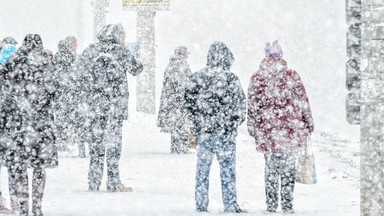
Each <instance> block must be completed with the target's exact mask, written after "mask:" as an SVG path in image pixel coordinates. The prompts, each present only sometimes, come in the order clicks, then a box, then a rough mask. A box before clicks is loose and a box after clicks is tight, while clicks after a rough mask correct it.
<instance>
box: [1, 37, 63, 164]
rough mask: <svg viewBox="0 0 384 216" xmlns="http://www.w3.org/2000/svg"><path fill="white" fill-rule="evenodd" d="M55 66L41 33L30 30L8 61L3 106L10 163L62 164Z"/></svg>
mask: <svg viewBox="0 0 384 216" xmlns="http://www.w3.org/2000/svg"><path fill="white" fill-rule="evenodd" d="M53 72H54V67H53V65H52V62H51V59H50V58H49V56H47V55H46V54H45V53H44V51H43V44H42V41H41V38H40V36H39V35H36V34H28V35H27V36H26V37H25V39H24V42H23V45H22V46H21V47H20V48H19V50H18V51H17V52H16V54H15V57H13V58H12V59H10V60H9V61H8V62H7V63H6V65H5V73H4V76H5V81H6V87H5V102H4V104H3V106H2V107H1V114H2V115H3V119H4V124H3V125H2V129H3V132H4V134H3V135H4V137H6V138H7V140H6V144H7V152H6V161H7V165H8V166H10V165H15V164H19V165H24V166H29V167H43V168H52V167H56V166H57V165H58V158H57V150H56V146H55V126H54V124H53V107H52V101H53V100H54V98H55V88H54V83H53V82H54V80H53Z"/></svg>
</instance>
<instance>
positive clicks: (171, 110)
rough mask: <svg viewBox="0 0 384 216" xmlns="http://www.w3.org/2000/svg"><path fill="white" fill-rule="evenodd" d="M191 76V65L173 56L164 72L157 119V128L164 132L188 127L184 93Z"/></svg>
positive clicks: (180, 57)
mask: <svg viewBox="0 0 384 216" xmlns="http://www.w3.org/2000/svg"><path fill="white" fill-rule="evenodd" d="M191 74H192V72H191V69H190V67H189V64H188V62H187V61H186V60H184V59H183V58H182V56H171V58H170V60H169V64H168V66H167V69H166V70H165V72H164V81H163V90H162V92H161V97H160V109H159V115H158V119H157V126H158V127H161V131H162V132H167V133H170V132H172V131H174V130H175V127H178V126H179V127H180V126H181V127H184V126H186V122H187V121H188V119H187V116H186V111H185V109H184V92H185V84H186V81H187V78H188V76H190V75H191ZM179 129H180V128H179ZM184 129H185V130H186V128H184Z"/></svg>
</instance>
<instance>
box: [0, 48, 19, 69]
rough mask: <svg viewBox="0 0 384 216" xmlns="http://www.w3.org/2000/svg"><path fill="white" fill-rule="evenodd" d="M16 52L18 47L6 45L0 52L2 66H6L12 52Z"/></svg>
mask: <svg viewBox="0 0 384 216" xmlns="http://www.w3.org/2000/svg"><path fill="white" fill-rule="evenodd" d="M15 50H16V47H15V46H14V45H12V44H5V45H4V46H3V49H1V52H0V64H5V63H6V62H7V61H8V59H9V56H10V55H11V53H12V52H14V51H15Z"/></svg>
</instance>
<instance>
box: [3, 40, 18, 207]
mask: <svg viewBox="0 0 384 216" xmlns="http://www.w3.org/2000/svg"><path fill="white" fill-rule="evenodd" d="M0 50H1V51H0V74H1V75H4V69H5V63H6V62H7V61H8V60H9V58H10V57H11V55H12V53H14V52H15V51H16V47H15V46H14V45H12V44H5V45H4V46H3V49H0ZM0 88H1V96H0V104H3V102H4V101H3V99H4V96H5V94H4V92H5V80H4V77H1V79H0ZM0 124H1V123H0ZM5 145H6V144H5V143H4V142H2V141H0V171H1V166H2V162H3V161H2V160H3V157H4V153H5V150H6V146H5ZM0 173H1V172H0ZM8 187H9V195H10V197H11V210H12V211H10V210H9V209H8V208H6V207H5V202H4V200H5V199H4V198H3V196H2V191H1V187H0V214H2V213H4V214H8V213H11V212H15V211H16V210H18V207H17V203H18V201H17V197H16V190H15V188H16V186H15V181H14V179H13V178H12V169H10V168H8Z"/></svg>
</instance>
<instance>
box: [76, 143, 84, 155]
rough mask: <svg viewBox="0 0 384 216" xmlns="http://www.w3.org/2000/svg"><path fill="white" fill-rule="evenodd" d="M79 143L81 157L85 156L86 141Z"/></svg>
mask: <svg viewBox="0 0 384 216" xmlns="http://www.w3.org/2000/svg"><path fill="white" fill-rule="evenodd" d="M77 145H78V148H79V157H81V158H85V143H84V142H82V141H80V142H78V144H77Z"/></svg>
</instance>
